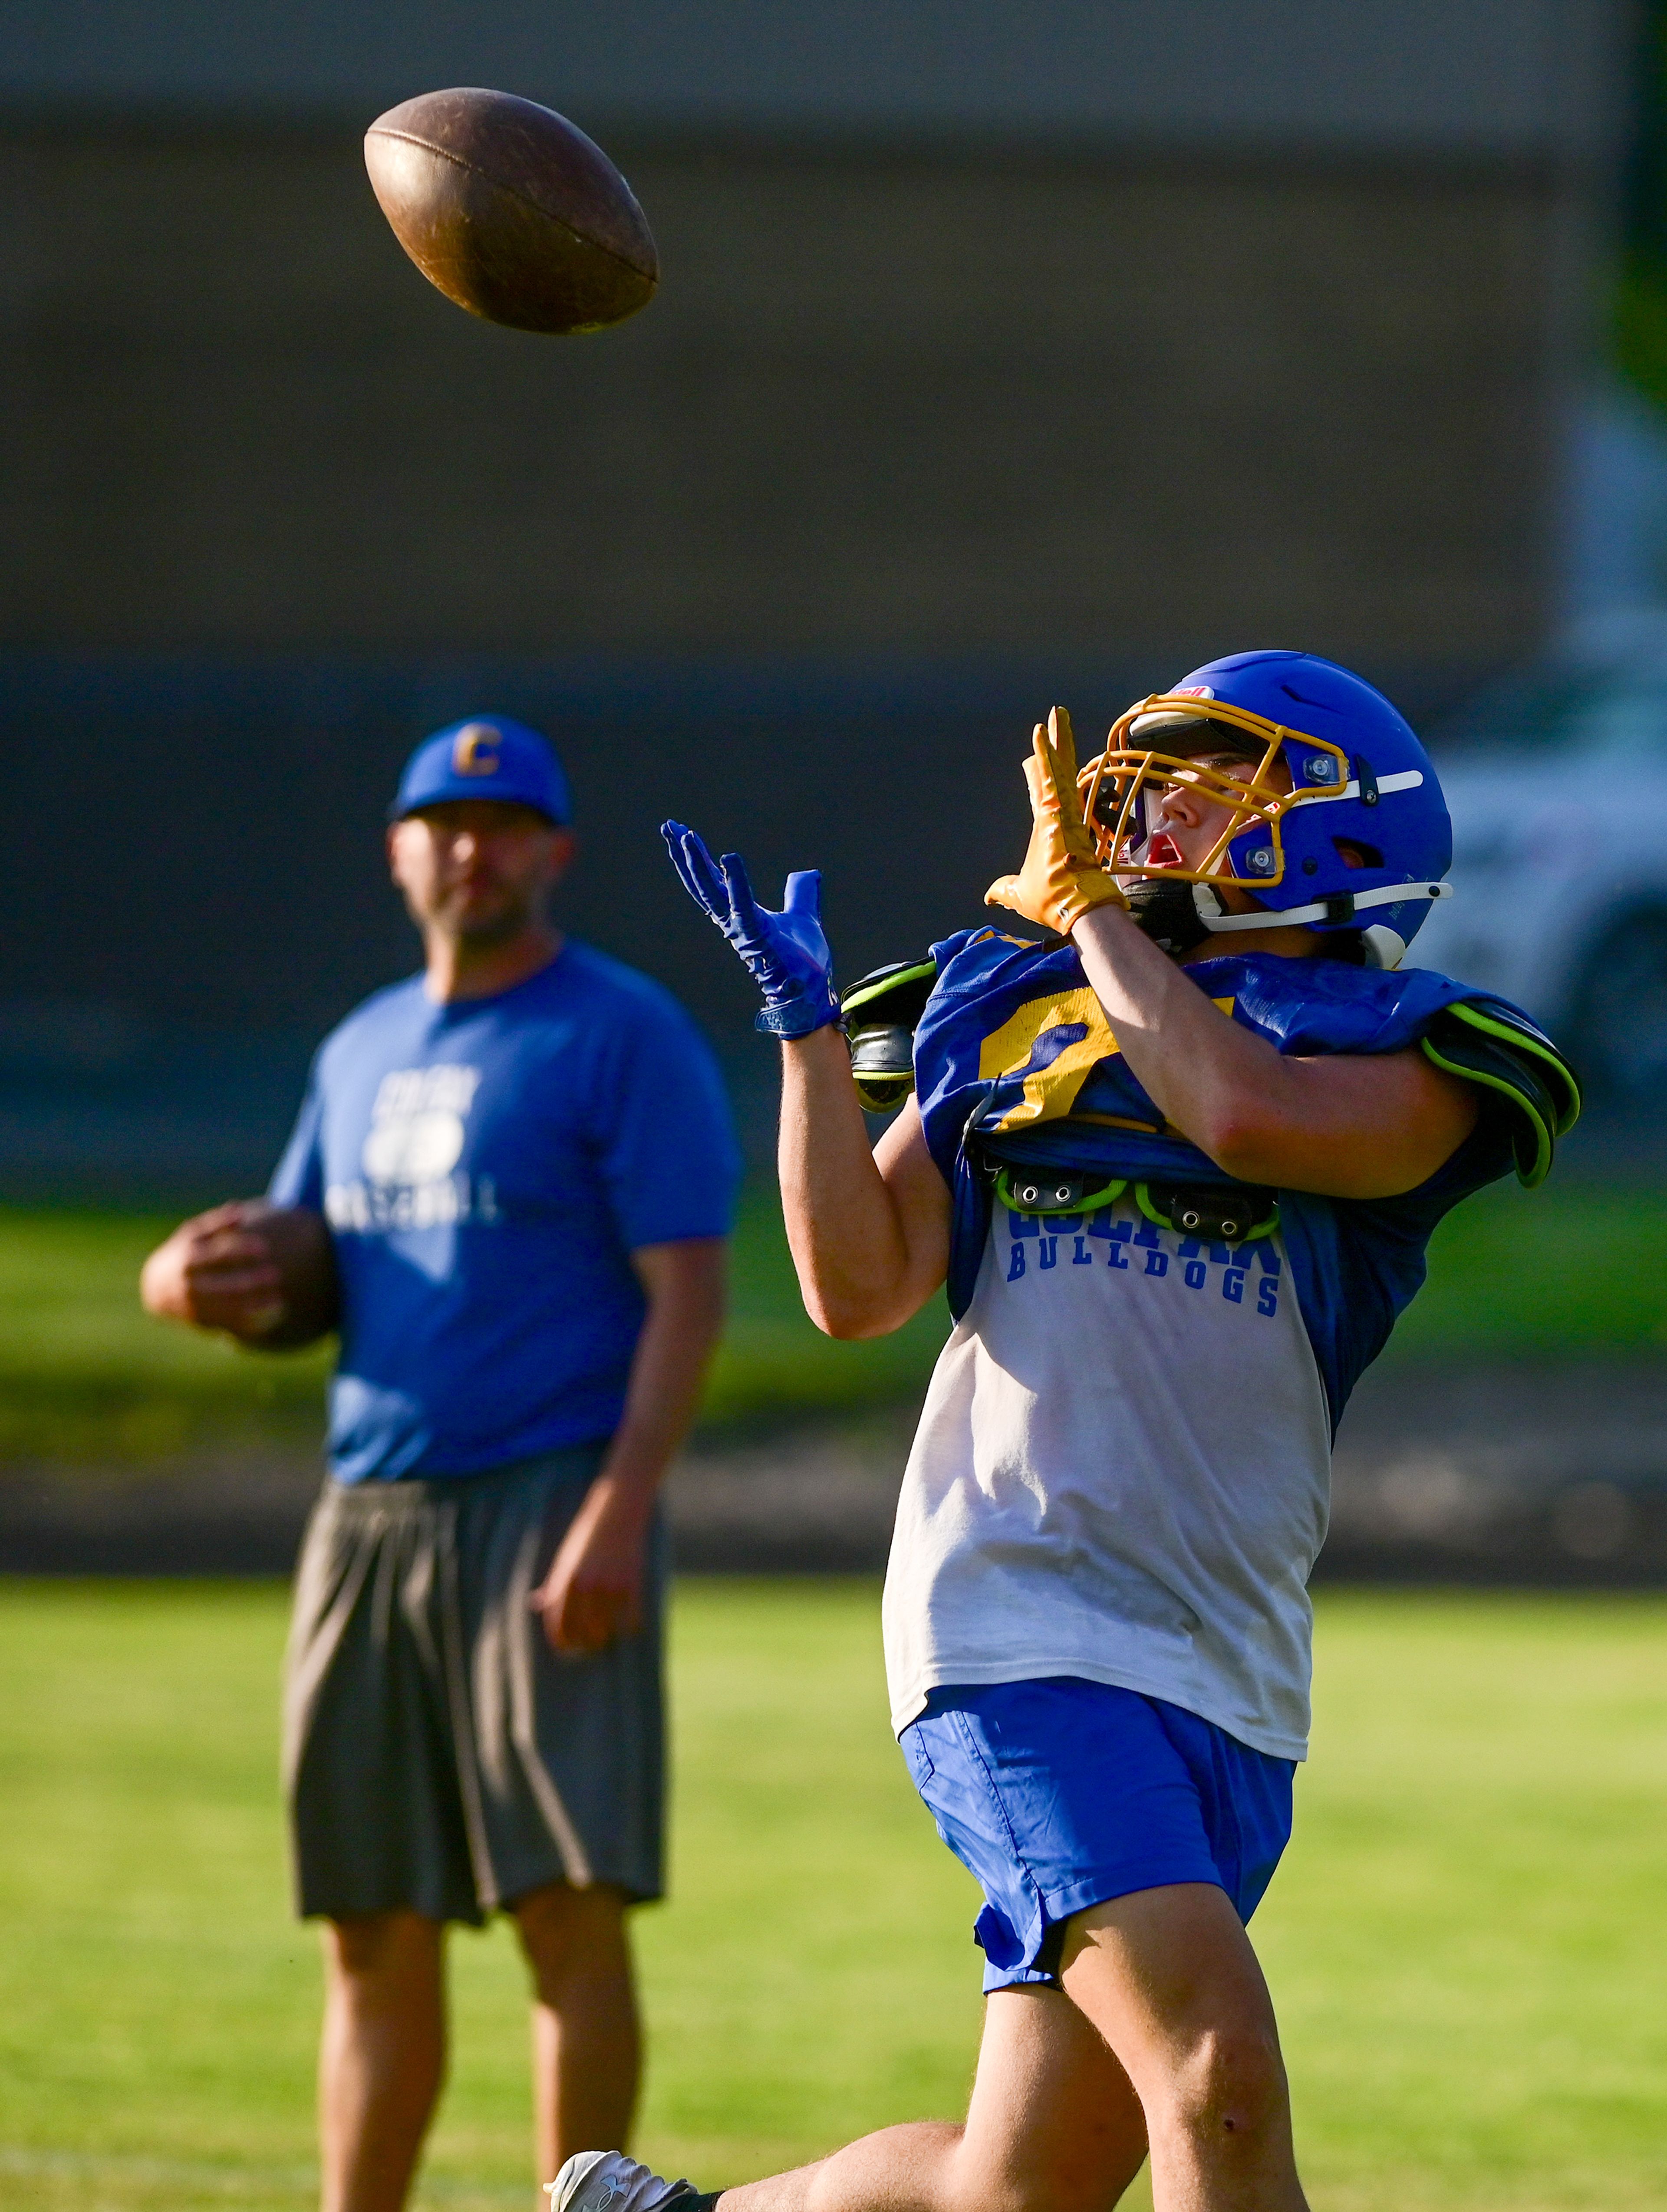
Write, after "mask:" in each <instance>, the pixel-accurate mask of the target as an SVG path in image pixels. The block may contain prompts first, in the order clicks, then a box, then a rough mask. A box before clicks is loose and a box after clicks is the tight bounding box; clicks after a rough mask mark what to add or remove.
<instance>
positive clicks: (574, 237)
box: [365, 85, 660, 334]
mask: <svg viewBox="0 0 1667 2212" xmlns="http://www.w3.org/2000/svg"><path fill="white" fill-rule="evenodd" d="M365 167H366V168H367V169H368V170H369V172H370V182H371V188H372V190H373V191H374V192H375V194H376V197H377V199H378V200H379V201H380V204H381V209H382V212H383V214H384V215H385V216H386V217H387V219H388V222H390V223H391V224H392V228H393V234H394V236H395V237H396V238H397V239H398V241H399V243H400V244H401V246H404V247H405V251H406V252H407V253H409V254H410V256H411V259H412V260H413V261H414V262H415V263H416V264H417V267H418V268H419V269H420V270H422V271H423V275H424V276H426V277H427V278H428V279H429V283H431V284H435V285H437V286H438V287H439V288H440V289H441V291H442V292H443V293H444V294H445V295H446V296H447V299H448V300H455V301H456V302H457V304H458V306H459V307H467V308H468V310H469V312H470V313H471V314H474V315H482V316H484V318H485V319H486V320H487V321H488V322H489V323H508V325H510V326H511V328H512V329H514V330H518V331H553V332H556V333H557V334H564V333H569V332H574V331H599V330H601V329H603V328H604V327H605V325H607V324H609V323H618V322H621V321H623V320H624V318H625V317H626V316H627V315H634V314H635V313H636V311H637V309H638V308H639V307H647V305H648V301H650V300H651V299H652V298H653V297H654V287H655V285H656V284H658V283H659V282H660V260H659V257H658V255H657V254H656V253H655V252H654V239H653V236H652V235H651V234H650V232H649V229H648V222H647V220H646V219H645V217H644V216H643V213H642V209H641V208H640V207H639V206H638V205H637V204H636V197H635V196H634V195H633V193H632V191H631V188H630V185H628V184H627V183H626V182H625V179H624V177H622V176H621V175H620V173H619V172H618V169H616V168H615V167H614V166H613V163H612V162H611V161H609V159H608V157H607V155H605V153H604V152H603V151H602V149H601V148H600V147H599V146H598V145H595V144H593V143H592V141H591V140H590V139H588V138H587V137H586V136H585V134H584V132H583V131H581V130H579V129H578V128H577V127H576V126H575V125H573V124H571V123H569V121H568V120H567V118H565V116H561V115H557V114H556V113H555V112H554V111H553V110H552V109H551V108H548V107H538V106H535V105H534V103H533V102H532V100H518V99H517V98H516V97H515V96H514V94H513V93H508V92H486V91H483V90H481V89H480V88H478V87H476V86H469V85H465V86H461V87H459V88H457V89H455V90H453V91H451V92H425V93H423V94H421V95H420V97H419V98H417V99H416V100H405V101H404V102H403V103H402V104H401V105H400V106H398V107H391V108H389V110H388V112H387V113H386V115H379V116H378V117H377V118H376V120H375V122H374V123H373V124H372V125H371V126H370V128H369V130H368V131H367V132H366V133H365Z"/></svg>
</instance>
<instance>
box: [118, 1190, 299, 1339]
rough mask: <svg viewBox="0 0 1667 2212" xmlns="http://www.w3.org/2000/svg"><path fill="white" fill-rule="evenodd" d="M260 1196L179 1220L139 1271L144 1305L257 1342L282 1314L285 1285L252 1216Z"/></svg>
mask: <svg viewBox="0 0 1667 2212" xmlns="http://www.w3.org/2000/svg"><path fill="white" fill-rule="evenodd" d="M258 1212H259V1200H242V1199H237V1200H233V1201H232V1203H231V1204H230V1205H228V1206H214V1207H211V1208H210V1211H209V1212H207V1213H198V1214H195V1215H193V1217H192V1219H191V1220H189V1221H183V1222H181V1223H180V1225H179V1227H178V1228H177V1229H176V1230H175V1231H174V1232H173V1236H172V1237H169V1238H168V1240H167V1243H165V1244H159V1245H158V1246H157V1247H156V1249H155V1251H154V1252H153V1253H152V1254H151V1255H150V1257H149V1259H148V1260H147V1261H145V1263H144V1267H143V1270H142V1271H141V1273H140V1276H139V1297H140V1298H141V1300H142V1301H143V1304H144V1307H145V1310H146V1311H147V1312H148V1313H153V1314H156V1315H158V1316H161V1318H163V1319H165V1320H167V1321H183V1322H189V1323H190V1324H191V1326H192V1328H218V1329H224V1330H226V1331H227V1332H228V1334H230V1335H232V1336H240V1337H242V1338H244V1339H245V1340H252V1339H258V1338H259V1337H261V1336H264V1335H265V1334H268V1333H269V1332H270V1331H271V1330H272V1329H274V1328H277V1325H278V1323H279V1322H281V1321H282V1320H283V1314H284V1306H283V1279H282V1276H281V1274H280V1273H279V1270H278V1267H277V1261H275V1260H274V1258H273V1256H272V1250H271V1245H270V1244H269V1243H268V1242H267V1240H266V1238H265V1237H264V1236H263V1235H262V1234H261V1232H260V1231H259V1229H258V1228H257V1227H255V1226H253V1225H252V1221H251V1216H252V1215H254V1214H257V1213H258Z"/></svg>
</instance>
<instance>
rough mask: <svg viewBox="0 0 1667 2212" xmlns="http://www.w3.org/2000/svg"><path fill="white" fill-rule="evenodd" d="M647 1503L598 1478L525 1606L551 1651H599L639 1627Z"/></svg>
mask: <svg viewBox="0 0 1667 2212" xmlns="http://www.w3.org/2000/svg"><path fill="white" fill-rule="evenodd" d="M652 1508H653V1499H652V1496H642V1495H640V1494H639V1491H638V1489H637V1488H636V1487H634V1486H627V1485H625V1484H622V1483H620V1482H618V1481H616V1480H613V1479H612V1478H611V1476H609V1475H606V1474H600V1475H599V1476H598V1477H597V1479H596V1480H595V1481H594V1482H593V1483H592V1485H591V1486H590V1488H589V1489H588V1490H587V1492H585V1501H584V1504H582V1505H581V1507H580V1508H579V1510H578V1511H577V1513H575V1515H574V1516H573V1521H572V1523H571V1525H570V1526H569V1529H568V1532H567V1534H566V1535H565V1536H563V1539H562V1541H561V1544H560V1546H559V1547H557V1553H556V1557H555V1559H553V1560H552V1561H551V1569H550V1572H549V1573H548V1574H547V1575H546V1576H545V1578H544V1581H543V1582H542V1583H540V1584H539V1586H538V1589H535V1590H534V1591H533V1592H532V1598H531V1600H530V1602H531V1604H532V1609H533V1611H534V1612H535V1613H538V1614H539V1615H540V1616H541V1617H542V1619H543V1621H544V1626H545V1635H546V1636H547V1637H548V1638H550V1641H551V1644H553V1645H554V1646H555V1648H556V1650H557V1651H569V1652H578V1651H600V1650H602V1649H603V1647H604V1646H605V1645H606V1644H611V1643H612V1642H613V1640H614V1638H616V1637H617V1636H630V1635H633V1634H635V1632H636V1630H637V1629H639V1628H640V1627H641V1626H642V1577H643V1566H644V1561H645V1559H646V1556H647V1552H648V1521H649V1516H650V1514H651V1511H652Z"/></svg>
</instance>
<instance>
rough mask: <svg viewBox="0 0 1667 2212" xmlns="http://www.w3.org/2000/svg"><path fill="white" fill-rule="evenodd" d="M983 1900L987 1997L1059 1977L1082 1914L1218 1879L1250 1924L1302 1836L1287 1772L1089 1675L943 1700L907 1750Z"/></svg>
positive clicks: (978, 1936)
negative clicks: (1065, 1930)
mask: <svg viewBox="0 0 1667 2212" xmlns="http://www.w3.org/2000/svg"><path fill="white" fill-rule="evenodd" d="M901 1741H902V1745H903V1757H904V1758H905V1759H907V1760H908V1762H909V1771H910V1774H911V1775H913V1777H914V1779H915V1787H916V1789H917V1790H919V1791H920V1793H921V1796H922V1798H923V1799H924V1800H925V1802H926V1807H927V1810H928V1812H929V1813H930V1814H931V1815H932V1817H933V1819H934V1820H935V1821H936V1823H937V1826H938V1833H939V1834H940V1836H941V1837H942V1838H943V1839H944V1841H945V1843H946V1844H948V1845H949V1848H950V1850H952V1851H953V1852H954V1854H955V1856H956V1857H957V1858H958V1859H959V1860H960V1862H961V1863H962V1865H963V1866H964V1867H965V1868H966V1869H968V1871H969V1872H970V1874H972V1875H974V1877H975V1878H976V1881H978V1883H979V1885H980V1886H981V1887H982V1888H983V1893H984V1898H985V1904H984V1909H983V1911H982V1912H981V1913H980V1914H979V1915H978V1917H977V1919H976V1922H975V1923H974V1924H973V1930H972V1936H973V1941H974V1942H976V1943H977V1944H978V1945H979V1946H980V1947H981V1948H982V1949H983V1954H984V1959H985V1966H984V1987H985V1989H986V1990H1001V1989H1007V1988H1008V1987H1010V1986H1011V1985H1012V1984H1013V1983H1015V1982H1044V1983H1046V1982H1052V1981H1054V1980H1055V1979H1056V1968H1057V1966H1058V1962H1059V1947H1060V1940H1061V1929H1062V1923H1063V1922H1064V1921H1065V1920H1066V1919H1067V1917H1068V1916H1069V1915H1070V1914H1071V1913H1073V1912H1081V1911H1086V1908H1087V1907H1088V1906H1089V1905H1104V1904H1105V1903H1106V1902H1107V1901H1108V1900H1109V1899H1111V1898H1114V1897H1127V1896H1129V1894H1130V1893H1132V1892H1133V1891H1135V1890H1137V1889H1160V1888H1163V1887H1165V1886H1166V1885H1167V1884H1169V1883H1171V1882H1180V1881H1210V1882H1214V1883H1216V1884H1217V1885H1218V1886H1219V1887H1220V1888H1222V1889H1225V1890H1226V1893H1227V1895H1228V1896H1229V1897H1230V1898H1231V1899H1232V1903H1233V1908H1234V1910H1235V1911H1237V1912H1238V1917H1239V1918H1240V1919H1241V1920H1249V1918H1250V1915H1251V1914H1252V1913H1253V1912H1254V1911H1256V1906H1257V1905H1259V1904H1260V1902H1261V1901H1262V1892H1263V1891H1264V1890H1265V1889H1266V1888H1267V1887H1268V1885H1269V1882H1270V1881H1272V1880H1273V1875H1274V1869H1275V1867H1276V1866H1277V1865H1278V1864H1279V1862H1280V1856H1281V1853H1282V1852H1283V1850H1284V1849H1285V1846H1286V1844H1287V1843H1288V1842H1289V1841H1290V1839H1291V1784H1292V1778H1293V1775H1294V1774H1295V1772H1296V1768H1295V1765H1294V1764H1293V1761H1292V1760H1290V1759H1275V1758H1272V1757H1270V1756H1269V1753H1266V1752H1263V1751H1252V1750H1251V1749H1250V1747H1249V1746H1248V1745H1246V1744H1242V1743H1240V1742H1238V1740H1237V1739H1236V1738H1235V1737H1232V1736H1230V1735H1228V1734H1227V1733H1226V1730H1225V1729H1219V1728H1217V1727H1215V1726H1214V1723H1211V1722H1209V1721H1205V1720H1200V1719H1199V1717H1198V1716H1197V1715H1196V1714H1195V1713H1189V1712H1186V1711H1183V1709H1182V1708H1181V1707H1180V1706H1179V1705H1168V1704H1165V1701H1164V1699H1161V1698H1147V1697H1142V1696H1141V1694H1140V1693H1139V1692H1137V1691H1135V1690H1122V1689H1116V1688H1114V1687H1112V1686H1110V1685H1108V1684H1105V1683H1103V1682H1085V1681H1080V1680H1078V1679H1077V1678H1076V1677H1075V1676H1074V1675H1058V1676H1054V1677H1051V1678H1050V1679H1049V1680H1045V1681H1037V1682H998V1683H993V1684H988V1685H984V1684H971V1685H958V1686H952V1687H948V1688H944V1689H938V1690H934V1691H933V1692H931V1695H930V1697H929V1698H928V1701H927V1707H926V1711H924V1712H923V1713H922V1715H921V1716H920V1717H919V1719H918V1720H914V1721H911V1722H910V1724H909V1726H908V1727H907V1728H906V1729H904V1730H903V1735H902V1738H901Z"/></svg>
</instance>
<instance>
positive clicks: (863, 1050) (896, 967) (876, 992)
mask: <svg viewBox="0 0 1667 2212" xmlns="http://www.w3.org/2000/svg"><path fill="white" fill-rule="evenodd" d="M937 980H938V963H937V962H936V961H935V960H934V959H932V958H931V957H929V956H928V957H927V958H926V959H924V960H894V961H893V962H892V963H891V966H890V967H887V968H876V969H874V970H873V973H872V974H871V975H863V976H861V977H859V979H858V980H857V981H855V983H851V984H848V985H847V987H846V988H845V989H844V990H843V991H842V992H841V993H840V994H839V1005H840V1011H841V1013H842V1014H843V1018H844V1025H845V1036H846V1041H847V1042H848V1043H849V1046H850V1048H851V1073H852V1074H853V1075H854V1076H855V1079H856V1095H857V1097H859V1098H860V1099H861V1102H862V1105H863V1109H864V1110H865V1111H866V1112H867V1113H870V1114H889V1113H890V1112H891V1109H892V1108H893V1107H896V1106H901V1105H902V1103H903V1100H904V1099H905V1098H907V1097H908V1096H909V1094H910V1091H912V1090H913V1089H914V1088H915V1024H916V1022H918V1021H919V1019H920V1018H921V1016H922V1013H924V1012H925V1011H926V1002H927V1000H928V998H929V997H930V996H931V993H932V986H933V985H934V983H935V982H936V981H937Z"/></svg>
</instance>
